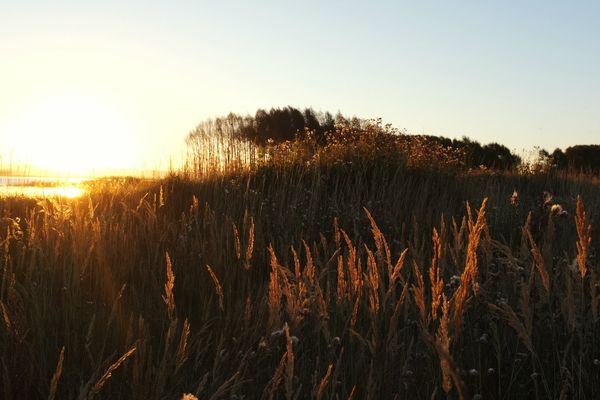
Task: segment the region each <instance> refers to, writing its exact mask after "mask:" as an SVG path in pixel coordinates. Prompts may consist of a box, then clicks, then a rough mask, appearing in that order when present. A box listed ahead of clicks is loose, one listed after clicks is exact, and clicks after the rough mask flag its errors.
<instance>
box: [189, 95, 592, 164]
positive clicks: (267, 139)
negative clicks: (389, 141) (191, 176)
mask: <svg viewBox="0 0 600 400" xmlns="http://www.w3.org/2000/svg"><path fill="white" fill-rule="evenodd" d="M372 122H373V121H372V120H364V119H359V118H356V117H352V118H350V117H347V116H344V115H343V114H341V113H340V112H338V113H337V114H336V115H335V116H334V115H333V114H331V113H329V112H320V111H319V112H317V111H314V110H313V109H312V108H305V109H304V110H301V109H297V108H295V107H291V106H288V107H283V108H271V109H270V110H265V109H259V110H257V111H256V113H255V114H254V116H251V115H239V114H235V113H230V114H228V115H227V116H225V117H219V118H215V119H209V120H206V121H204V122H202V123H200V124H199V125H198V126H197V127H196V128H195V129H194V130H193V131H192V132H190V133H189V135H188V138H187V142H188V145H190V146H191V145H193V144H196V146H198V144H199V143H200V141H199V139H200V138H204V140H205V141H206V138H220V140H223V138H228V139H229V140H231V139H233V140H237V141H247V142H250V143H253V144H254V145H257V146H259V147H264V146H267V145H271V144H272V145H277V144H281V143H285V142H290V141H294V140H303V139H305V138H306V137H307V135H308V136H310V138H311V140H313V141H314V142H315V143H316V144H317V145H319V146H327V145H328V144H329V143H331V142H335V141H338V140H339V137H336V136H338V135H340V131H341V130H340V128H342V127H351V128H352V129H353V130H354V132H355V133H356V132H358V133H359V134H360V132H365V134H366V132H367V131H369V132H371V131H372V128H373V124H372ZM367 126H368V127H369V129H366V127H367ZM377 126H379V129H380V130H382V131H383V133H384V134H386V135H391V136H402V137H403V139H404V140H408V141H411V140H417V138H418V140H426V142H427V143H429V144H430V145H434V146H436V147H438V148H445V149H448V150H450V151H454V152H458V153H460V154H461V157H462V164H463V166H464V167H466V168H482V167H483V168H487V169H499V170H512V169H517V168H519V167H522V165H523V160H522V159H521V157H519V156H518V155H517V154H514V153H513V152H512V151H511V150H510V149H508V148H507V147H506V146H504V145H502V144H499V143H489V144H483V145H482V144H481V143H479V142H477V141H475V140H472V139H469V138H468V137H463V138H461V139H449V138H446V137H441V136H432V135H409V134H407V133H406V132H404V131H400V130H398V129H396V128H392V127H391V125H385V126H383V125H381V124H379V125H377ZM537 163H538V165H543V168H544V169H545V170H567V169H569V170H576V171H583V172H592V173H600V145H577V146H572V147H568V148H567V149H566V150H565V151H563V150H561V149H555V150H554V151H553V152H552V153H548V152H547V151H545V150H540V152H539V157H538V160H537Z"/></svg>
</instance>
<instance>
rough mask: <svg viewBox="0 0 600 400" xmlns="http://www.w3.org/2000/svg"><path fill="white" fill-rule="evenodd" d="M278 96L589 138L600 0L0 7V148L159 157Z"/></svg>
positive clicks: (81, 163)
mask: <svg viewBox="0 0 600 400" xmlns="http://www.w3.org/2000/svg"><path fill="white" fill-rule="evenodd" d="M286 105H292V106H296V107H299V108H300V107H302V108H304V107H313V108H314V109H315V110H322V111H331V112H337V111H338V110H340V111H342V112H343V113H344V114H347V115H350V116H352V115H356V116H359V117H364V118H375V117H381V118H383V120H384V121H386V122H391V123H392V124H393V125H394V126H396V127H398V128H401V129H406V130H407V131H408V132H409V133H419V134H420V133H426V134H433V135H442V136H447V137H461V136H463V135H466V136H469V137H471V138H472V139H475V140H478V141H481V142H484V143H487V142H492V141H495V142H500V143H502V144H505V145H506V146H508V147H509V148H511V149H516V150H520V149H523V148H532V147H533V146H535V145H539V146H541V147H543V148H546V149H548V150H550V151H551V150H552V149H554V148H555V147H562V148H565V147H567V146H570V145H574V144H598V143H600V2H598V1H474V0H473V1H443V2H442V1H438V2H432V1H420V2H416V1H414V2H404V1H369V2H367V1H364V2H358V1H339V2H338V1H303V2H299V1H298V2H287V1H282V0H280V1H258V0H256V1H220V2H216V1H215V2H208V1H109V0H105V1H102V2H91V1H60V0H59V1H26V0H23V1H5V2H3V4H2V5H1V6H0V156H1V157H2V160H4V162H6V160H8V159H13V160H18V161H23V160H24V161H26V162H30V163H32V164H36V163H37V164H40V166H42V167H43V166H44V165H46V166H47V167H48V168H54V167H55V168H57V169H64V170H65V171H66V170H69V169H70V168H73V172H74V173H76V172H81V173H85V172H89V171H90V170H95V171H101V170H102V169H105V168H115V169H138V168H157V167H159V168H165V167H166V166H167V164H168V160H169V158H170V157H171V158H177V157H179V156H180V155H181V154H182V152H183V150H184V147H185V144H184V139H185V136H186V135H187V133H188V132H189V131H190V130H192V129H193V128H194V127H195V126H196V125H197V124H198V123H199V122H200V121H202V120H203V119H206V118H209V117H214V116H219V115H224V114H227V113H229V112H231V111H232V112H236V113H242V114H244V113H251V114H253V113H254V112H255V111H256V109H257V108H271V107H283V106H286ZM67 148H68V150H67ZM74 165H76V166H77V167H73V166H74Z"/></svg>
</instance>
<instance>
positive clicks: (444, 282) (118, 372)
mask: <svg viewBox="0 0 600 400" xmlns="http://www.w3.org/2000/svg"><path fill="white" fill-rule="evenodd" d="M350 136H351V135H350ZM382 138H383V139H385V137H380V136H375V137H369V138H367V139H364V138H362V139H360V138H359V139H358V140H354V141H352V140H350V139H351V138H350V139H349V138H348V137H345V138H344V140H343V141H342V140H340V141H339V142H336V143H333V144H332V145H331V146H330V147H329V148H328V149H327V151H319V152H314V151H313V152H311V153H310V154H309V155H308V156H307V153H306V148H307V146H310V145H314V142H311V141H310V140H307V139H306V138H304V139H303V140H302V141H296V142H291V143H290V142H288V143H286V144H285V145H282V146H274V147H273V148H272V149H271V151H270V152H269V153H268V157H267V156H265V154H262V155H261V157H262V159H263V160H267V161H264V162H260V163H255V164H252V165H251V167H248V164H247V163H245V164H244V163H242V164H243V165H242V164H240V163H238V162H233V161H236V160H237V161H239V157H238V156H236V155H235V154H238V153H232V154H233V156H232V157H231V158H223V157H220V159H219V160H216V161H215V160H212V163H211V162H209V161H210V160H203V159H202V158H201V157H200V156H199V157H196V158H194V160H195V163H192V167H190V169H189V170H182V171H177V172H174V173H172V174H171V176H169V177H167V178H165V179H162V180H154V181H147V180H138V179H134V178H114V179H101V180H96V181H90V182H87V183H86V187H87V192H86V194H85V195H83V196H81V197H78V198H73V199H68V198H62V197H56V198H44V199H36V198H25V197H3V198H0V210H1V211H2V213H3V214H2V220H1V230H0V263H1V271H0V272H1V275H0V313H1V316H0V317H1V318H0V319H1V321H0V358H1V365H0V397H1V398H5V399H34V398H47V399H67V398H68V399H71V398H72V399H92V398H99V399H102V398H106V399H108V398H110V399H121V398H122V399H166V398H169V399H180V398H186V399H194V398H198V399H213V400H215V399H305V398H315V399H344V400H345V399H403V398H416V399H425V398H427V399H443V398H449V399H453V398H461V399H520V398H522V399H546V398H560V399H574V398H577V399H594V398H598V396H600V325H599V322H598V321H599V317H600V315H599V313H600V309H599V303H600V292H599V285H600V281H599V279H600V278H599V273H600V262H599V261H598V257H597V253H596V250H595V249H597V248H598V244H599V238H600V232H599V231H598V227H599V226H600V223H598V222H596V221H597V219H598V217H599V212H600V186H599V185H598V183H597V181H596V180H594V178H593V177H590V176H586V175H579V174H574V173H564V174H562V173H554V172H552V171H536V172H535V173H534V172H530V173H525V172H523V171H521V172H515V171H490V170H463V169H460V168H456V163H455V161H454V160H453V157H452V154H446V153H444V151H443V149H440V148H433V149H428V148H427V147H426V146H425V149H426V150H427V151H434V152H435V153H436V154H437V156H436V157H432V156H431V154H428V153H422V151H423V148H424V147H423V146H421V147H418V146H417V147H414V146H413V147H411V149H412V150H411V151H412V152H411V153H404V154H408V155H407V156H406V157H404V158H401V157H400V158H398V157H396V158H394V157H393V156H392V155H391V153H389V152H388V150H389V146H388V145H386V144H385V140H383V139H382ZM309 139H310V138H309ZM379 139H382V140H383V141H382V140H379ZM350 143H351V144H352V145H350ZM382 143H384V145H383V146H382V145H381V144H382ZM415 148H417V150H415ZM419 152H421V153H419ZM213 154H214V153H213ZM226 154H230V153H226ZM240 154H241V153H240ZM243 154H245V155H246V156H247V154H248V153H247V152H245V153H243ZM196 155H198V154H196ZM246 156H245V157H246ZM315 156H318V157H315ZM307 157H308V158H307ZM223 160H226V162H225V161H223ZM231 160H233V161H231ZM252 160H254V159H253V158H252ZM199 166H204V167H205V169H202V168H199Z"/></svg>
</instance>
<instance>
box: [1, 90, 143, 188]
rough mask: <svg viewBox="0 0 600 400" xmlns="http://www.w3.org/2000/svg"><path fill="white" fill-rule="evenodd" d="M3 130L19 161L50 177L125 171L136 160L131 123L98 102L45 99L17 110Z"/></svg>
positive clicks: (72, 97)
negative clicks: (16, 113) (5, 131)
mask: <svg viewBox="0 0 600 400" xmlns="http://www.w3.org/2000/svg"><path fill="white" fill-rule="evenodd" d="M7 131H8V132H7V133H8V135H6V136H7V137H8V138H10V141H11V142H12V146H13V149H14V150H13V152H14V153H15V155H16V156H17V157H18V159H19V162H22V163H26V164H28V165H30V166H31V167H32V168H34V169H36V170H41V171H46V172H47V173H50V174H62V175H65V174H67V175H75V176H91V175H97V174H101V173H107V171H109V172H110V171H113V172H114V171H125V170H131V169H133V168H135V167H136V163H137V162H138V160H139V156H140V155H139V154H138V147H139V146H138V145H137V143H136V142H137V140H136V139H137V138H138V132H137V130H136V129H135V127H134V124H133V123H132V121H131V120H128V118H127V117H126V116H125V115H123V113H121V112H119V110H118V109H117V108H115V107H111V105H110V102H108V101H105V100H104V99H102V98H100V97H92V96H89V95H82V94H78V93H68V94H61V95H54V96H49V97H47V98H45V99H43V100H40V101H37V102H34V103H33V104H29V105H28V106H27V108H26V109H23V110H21V112H19V113H18V115H16V117H15V118H14V119H13V121H12V123H11V124H10V125H9V126H8V128H7Z"/></svg>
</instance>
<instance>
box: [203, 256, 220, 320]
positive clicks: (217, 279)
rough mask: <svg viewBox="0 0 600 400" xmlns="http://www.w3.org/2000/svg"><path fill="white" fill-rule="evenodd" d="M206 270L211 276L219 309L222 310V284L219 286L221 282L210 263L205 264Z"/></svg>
mask: <svg viewBox="0 0 600 400" xmlns="http://www.w3.org/2000/svg"><path fill="white" fill-rule="evenodd" d="M206 270H207V271H208V273H209V274H210V277H211V278H212V281H213V282H214V284H215V293H216V295H217V298H218V300H219V308H220V309H221V311H223V300H224V295H223V286H221V282H219V278H217V275H215V273H214V271H213V270H212V268H211V267H210V265H207V266H206Z"/></svg>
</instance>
